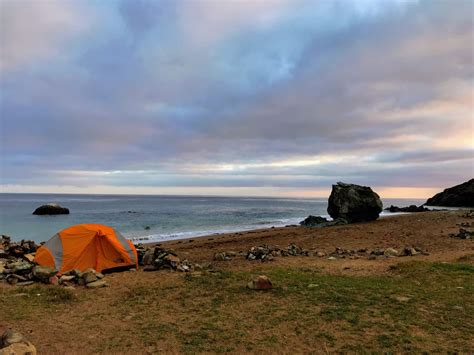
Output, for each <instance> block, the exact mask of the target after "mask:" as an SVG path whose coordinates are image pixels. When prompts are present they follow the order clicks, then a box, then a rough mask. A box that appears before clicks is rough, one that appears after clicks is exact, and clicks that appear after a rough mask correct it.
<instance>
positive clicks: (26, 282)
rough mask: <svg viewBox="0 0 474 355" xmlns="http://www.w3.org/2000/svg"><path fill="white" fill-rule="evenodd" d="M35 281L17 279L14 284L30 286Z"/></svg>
mask: <svg viewBox="0 0 474 355" xmlns="http://www.w3.org/2000/svg"><path fill="white" fill-rule="evenodd" d="M34 283H35V282H34V281H21V282H20V281H19V282H17V283H16V285H17V286H18V287H22V286H30V285H33V284H34Z"/></svg>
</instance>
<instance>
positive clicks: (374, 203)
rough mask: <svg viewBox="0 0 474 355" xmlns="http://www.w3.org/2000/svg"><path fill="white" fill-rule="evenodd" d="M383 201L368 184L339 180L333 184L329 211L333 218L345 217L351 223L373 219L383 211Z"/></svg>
mask: <svg viewBox="0 0 474 355" xmlns="http://www.w3.org/2000/svg"><path fill="white" fill-rule="evenodd" d="M382 208H383V205H382V201H381V200H380V197H379V195H377V194H376V193H375V192H374V191H372V189H371V188H370V187H368V186H360V185H355V184H345V183H343V182H338V183H337V185H332V191H331V195H330V196H329V201H328V213H329V215H330V216H331V217H332V218H333V219H340V218H343V219H345V220H346V221H348V222H349V223H352V222H364V221H373V220H375V219H377V218H378V217H379V214H380V212H382Z"/></svg>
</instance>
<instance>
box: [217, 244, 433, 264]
mask: <svg viewBox="0 0 474 355" xmlns="http://www.w3.org/2000/svg"><path fill="white" fill-rule="evenodd" d="M238 255H243V253H242V252H238V253H236V252H220V253H216V254H215V255H214V260H218V261H224V260H232V258H233V257H235V256H238ZM245 255H246V256H245V258H246V259H247V260H259V261H262V262H265V261H271V260H273V259H274V258H275V257H278V256H317V257H320V258H322V257H327V258H328V259H330V260H334V259H345V258H347V259H361V258H369V259H375V258H377V257H379V256H380V257H398V256H415V255H429V254H428V253H427V252H424V251H423V250H422V249H421V248H419V247H405V248H403V249H401V250H400V251H399V250H397V249H394V248H386V249H374V250H369V249H368V248H361V249H352V250H349V249H343V248H336V249H335V250H334V251H332V252H329V253H327V252H324V251H314V250H308V249H304V248H301V247H298V246H297V245H295V244H290V245H289V246H288V247H287V248H286V249H281V248H279V247H277V246H269V245H261V246H258V247H252V248H250V249H249V250H248V252H247V254H245Z"/></svg>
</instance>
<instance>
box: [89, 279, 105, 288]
mask: <svg viewBox="0 0 474 355" xmlns="http://www.w3.org/2000/svg"><path fill="white" fill-rule="evenodd" d="M86 287H87V288H100V287H107V281H105V280H97V281H93V282H90V283H88V284H86Z"/></svg>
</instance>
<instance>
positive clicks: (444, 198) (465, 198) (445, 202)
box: [425, 179, 474, 207]
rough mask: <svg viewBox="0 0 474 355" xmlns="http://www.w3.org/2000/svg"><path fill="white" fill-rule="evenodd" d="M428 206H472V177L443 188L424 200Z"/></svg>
mask: <svg viewBox="0 0 474 355" xmlns="http://www.w3.org/2000/svg"><path fill="white" fill-rule="evenodd" d="M425 205H428V206H446V207H474V179H471V180H469V181H466V182H465V183H462V184H460V185H456V186H453V187H450V188H448V189H445V190H444V191H443V192H440V193H438V194H436V195H434V196H433V197H431V198H429V199H428V201H426V203H425Z"/></svg>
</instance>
